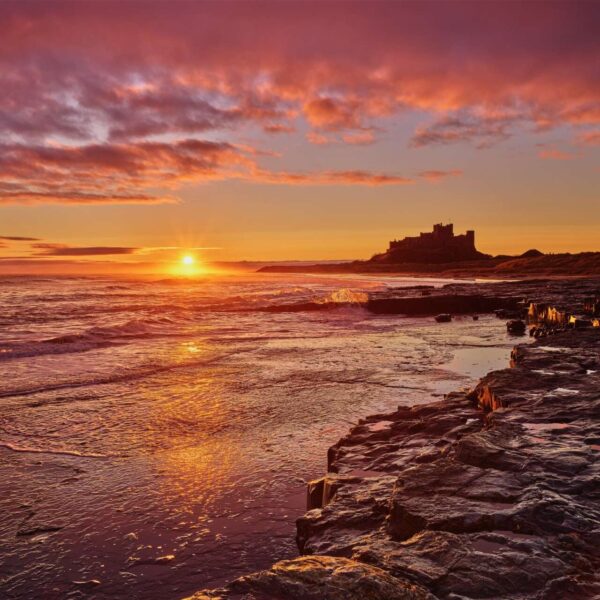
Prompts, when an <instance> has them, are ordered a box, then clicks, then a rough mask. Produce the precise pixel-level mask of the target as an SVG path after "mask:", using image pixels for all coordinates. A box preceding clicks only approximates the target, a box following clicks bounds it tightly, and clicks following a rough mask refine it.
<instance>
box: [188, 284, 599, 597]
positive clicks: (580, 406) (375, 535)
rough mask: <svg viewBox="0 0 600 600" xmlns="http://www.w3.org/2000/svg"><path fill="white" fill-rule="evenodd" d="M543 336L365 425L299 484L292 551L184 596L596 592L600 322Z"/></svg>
mask: <svg viewBox="0 0 600 600" xmlns="http://www.w3.org/2000/svg"><path fill="white" fill-rule="evenodd" d="M559 295H560V294H559ZM550 297H551V298H550V299H551V300H553V301H556V295H555V297H552V294H550ZM563 300H565V297H564V296H563ZM565 301H566V300H565ZM571 304H572V305H573V306H574V304H575V303H574V302H573V301H572V299H571ZM531 306H535V307H537V308H534V309H533V310H537V312H538V314H537V317H539V319H540V320H542V321H547V322H548V326H552V327H554V326H556V325H561V324H560V323H556V322H554V321H552V320H549V319H548V314H549V313H548V311H547V307H546V306H545V305H544V308H541V307H542V305H531ZM540 308H541V310H538V309H540ZM573 310H576V309H575V308H574V309H573ZM555 313H556V311H554V312H553V311H552V310H550V314H555ZM562 325H564V323H563V324H562ZM553 333H554V329H551V328H548V329H547V330H546V329H544V330H543V336H544V337H543V341H542V340H537V341H536V342H535V343H534V344H532V345H528V346H526V347H523V346H517V347H516V348H515V349H514V350H513V353H512V360H513V363H512V366H511V368H508V369H504V370H501V371H494V372H491V373H489V374H488V375H486V376H485V377H483V378H482V379H481V380H480V382H479V384H478V385H477V386H476V387H475V388H474V390H472V391H471V392H470V393H462V392H454V393H451V394H448V395H447V396H446V398H445V399H444V400H442V401H435V402H431V403H428V404H424V405H417V406H412V407H399V408H398V410H397V411H395V412H393V413H389V414H379V415H372V416H370V417H367V418H366V419H362V420H361V421H360V422H359V424H358V425H356V426H355V427H353V428H352V429H351V431H350V432H349V433H348V434H347V435H346V436H344V437H343V438H342V439H341V440H339V441H338V442H337V443H336V444H334V446H332V447H331V448H330V450H329V452H328V473H327V474H326V475H325V476H324V477H322V478H320V479H317V480H315V481H313V482H311V483H310V484H309V486H308V492H307V495H308V503H307V504H308V506H307V508H308V509H309V510H308V512H307V513H306V514H305V515H304V516H302V517H300V518H299V519H298V520H297V542H298V546H299V549H300V552H301V556H300V557H299V558H296V559H292V560H289V561H282V562H280V563H277V564H276V565H274V566H273V567H272V568H271V569H270V570H267V571H261V572H258V573H254V574H251V575H248V576H245V577H242V578H240V579H237V580H235V581H234V582H232V583H230V584H229V585H227V586H225V587H224V588H221V589H218V590H204V591H202V592H198V593H197V594H195V595H194V596H192V598H193V599H194V600H204V599H207V598H213V599H214V598H222V599H230V598H231V599H232V598H240V597H247V598H263V599H272V600H275V599H283V598H302V599H304V598H306V599H312V598H315V599H316V598H331V599H337V598H340V599H341V598H345V599H353V598H356V599H357V600H358V599H359V598H372V599H381V600H384V599H393V598H415V599H417V598H418V599H421V598H476V597H482V595H481V594H482V590H483V591H484V592H485V595H486V597H502V598H511V599H514V600H520V599H523V600H524V599H525V598H533V597H535V598H542V599H548V600H550V598H556V597H561V598H575V597H577V598H592V597H595V596H596V594H598V593H599V592H600V581H599V580H598V578H597V576H596V575H595V572H596V570H597V569H598V567H599V566H600V561H599V557H598V556H597V551H596V550H595V548H597V546H598V543H599V541H600V539H599V530H600V512H599V511H598V509H597V508H596V505H597V500H598V497H597V492H595V491H594V490H595V487H594V485H595V483H594V482H595V481H596V478H597V475H598V469H599V465H598V460H597V457H598V450H599V449H600V431H599V429H598V425H597V418H598V416H599V412H600V399H599V398H598V397H597V392H598V390H599V389H600V375H599V373H600V330H598V328H589V329H583V330H577V329H570V330H568V331H563V332H560V333H557V334H556V335H551V334H553ZM550 335H551V337H547V336H550ZM244 594H246V596H244Z"/></svg>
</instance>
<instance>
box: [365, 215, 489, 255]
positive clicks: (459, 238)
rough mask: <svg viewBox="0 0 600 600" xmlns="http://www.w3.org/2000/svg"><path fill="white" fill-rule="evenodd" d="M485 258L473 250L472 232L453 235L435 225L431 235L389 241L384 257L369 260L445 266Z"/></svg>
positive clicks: (445, 227)
mask: <svg viewBox="0 0 600 600" xmlns="http://www.w3.org/2000/svg"><path fill="white" fill-rule="evenodd" d="M482 258H488V255H487V254H483V253H482V252H479V251H478V250H477V249H476V248H475V231H473V230H468V231H467V232H466V233H464V234H461V235H454V225H453V224H452V223H449V224H448V225H444V224H442V223H438V224H436V225H434V226H433V231H429V232H424V233H421V234H419V236H418V237H405V238H404V239H402V240H392V241H391V242H390V245H389V248H388V249H387V252H385V254H379V255H376V256H374V257H373V259H372V260H379V261H385V262H396V263H401V262H415V263H447V262H456V261H465V260H478V259H482Z"/></svg>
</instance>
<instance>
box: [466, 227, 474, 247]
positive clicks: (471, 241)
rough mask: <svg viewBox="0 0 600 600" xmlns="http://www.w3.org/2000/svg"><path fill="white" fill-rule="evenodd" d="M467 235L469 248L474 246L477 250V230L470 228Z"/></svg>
mask: <svg viewBox="0 0 600 600" xmlns="http://www.w3.org/2000/svg"><path fill="white" fill-rule="evenodd" d="M466 236H467V244H468V246H469V248H473V250H475V232H474V231H473V230H472V229H468V230H467V233H466Z"/></svg>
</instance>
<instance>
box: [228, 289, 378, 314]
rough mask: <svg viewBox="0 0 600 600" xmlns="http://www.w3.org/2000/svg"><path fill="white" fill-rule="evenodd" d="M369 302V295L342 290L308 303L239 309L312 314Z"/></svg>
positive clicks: (360, 305)
mask: <svg viewBox="0 0 600 600" xmlns="http://www.w3.org/2000/svg"><path fill="white" fill-rule="evenodd" d="M368 301H369V294H367V293H365V292H355V291H353V290H351V289H349V288H341V289H339V290H335V291H333V292H330V293H329V294H327V295H326V296H323V297H321V298H315V299H312V300H309V301H306V302H286V303H281V304H270V305H267V306H260V307H255V308H251V309H238V310H243V311H248V310H256V311H259V312H277V313H278V312H311V311H319V310H332V309H337V308H342V307H349V306H351V307H361V308H362V307H363V306H364V305H365V304H366V303H367V302H368Z"/></svg>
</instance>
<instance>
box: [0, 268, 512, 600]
mask: <svg viewBox="0 0 600 600" xmlns="http://www.w3.org/2000/svg"><path fill="white" fill-rule="evenodd" d="M415 283H421V284H422V283H423V280H418V281H415V280H411V279H408V278H404V279H399V278H388V279H385V278H380V279H375V278H368V277H342V276H340V277H333V276H332V277H317V276H300V275H259V274H240V275H229V276H222V277H211V278H199V279H195V280H192V279H170V280H165V279H163V280H156V279H125V278H118V279H117V278H115V279H110V278H74V277H64V278H44V277H28V278H26V277H4V278H0V306H1V308H2V310H1V312H0V597H2V598H16V599H29V598H34V597H36V598H44V599H49V600H52V599H63V598H112V599H114V598H127V599H138V598H139V599H142V598H143V599H150V600H152V599H155V598H156V599H159V598H160V599H161V600H164V599H171V598H173V599H177V598H183V597H185V596H187V595H190V594H192V593H193V592H194V591H196V590H198V589H201V588H203V587H214V586H217V585H219V584H222V583H224V582H225V581H227V580H228V579H231V578H232V577H235V576H238V575H241V574H243V573H246V572H249V571H252V570H256V569H260V568H265V567H267V566H268V565H270V564H271V563H272V562H273V561H275V560H279V559H284V558H290V557H293V556H295V555H296V554H297V550H296V547H295V542H294V533H295V525H294V521H295V519H296V517H298V516H299V515H301V514H302V512H304V508H305V483H306V481H307V480H310V479H311V478H314V477H318V476H320V475H322V474H323V473H324V471H325V469H326V451H327V448H328V447H329V446H330V445H332V444H333V443H335V442H336V441H337V440H338V439H339V437H341V436H342V435H344V433H346V431H347V430H348V428H349V427H350V426H351V425H352V424H353V423H355V422H356V421H357V420H358V419H359V418H361V417H363V416H366V415H367V414H371V413H375V412H383V411H390V410H393V409H394V408H395V407H396V406H397V405H399V404H410V403H418V402H425V401H430V400H431V399H432V398H435V397H440V396H441V395H443V394H444V393H446V392H448V391H451V390H455V389H460V388H463V387H469V386H470V385H472V384H473V383H474V381H475V380H476V379H477V378H478V377H480V376H481V375H482V374H484V373H485V372H487V371H489V370H491V369H494V368H502V367H504V366H506V365H507V364H508V360H509V353H510V348H511V347H512V346H513V345H514V340H513V339H511V338H509V337H507V335H506V330H505V326H504V323H503V322H502V321H499V320H497V319H495V318H493V317H491V316H481V318H480V320H479V321H473V320H472V319H471V318H469V317H465V318H459V319H455V320H454V321H453V322H452V323H448V324H437V323H435V322H434V320H433V319H431V318H405V317H401V316H395V315H392V316H376V315H372V314H370V313H369V312H368V311H367V310H366V309H365V308H364V307H363V306H362V304H361V303H362V302H364V301H365V300H366V299H367V298H368V295H369V294H372V293H374V292H379V291H382V290H390V289H394V288H401V287H403V286H411V285H414V284H415ZM425 283H428V284H430V285H436V286H439V285H443V284H445V283H447V280H446V281H436V280H430V281H426V282H425ZM329 302H336V308H333V309H332V308H328V309H327V310H319V308H320V305H321V304H323V306H324V307H325V306H329V305H328V304H326V303H329ZM288 305H295V306H296V307H297V309H296V310H294V311H289V312H287V311H283V312H282V311H281V309H282V307H286V306H288Z"/></svg>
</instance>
